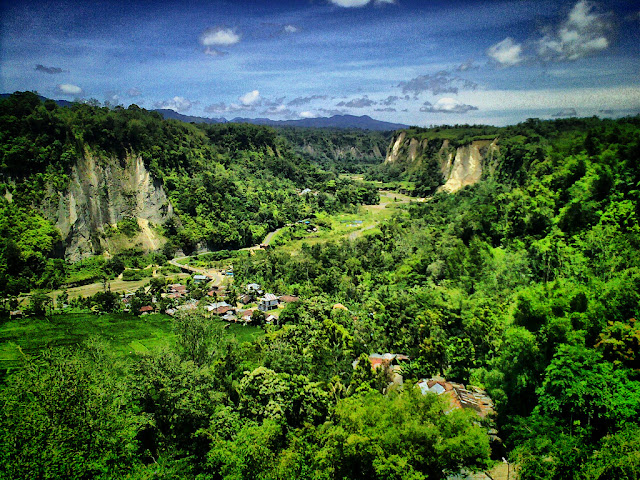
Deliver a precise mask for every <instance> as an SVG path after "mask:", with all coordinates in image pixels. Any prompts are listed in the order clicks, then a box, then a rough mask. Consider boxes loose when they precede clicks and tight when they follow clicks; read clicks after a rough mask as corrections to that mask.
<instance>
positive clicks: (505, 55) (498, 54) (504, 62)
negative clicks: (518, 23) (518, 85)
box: [487, 37, 524, 67]
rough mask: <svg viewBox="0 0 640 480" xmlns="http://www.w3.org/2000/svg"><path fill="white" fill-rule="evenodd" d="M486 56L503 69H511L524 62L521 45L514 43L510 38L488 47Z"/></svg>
mask: <svg viewBox="0 0 640 480" xmlns="http://www.w3.org/2000/svg"><path fill="white" fill-rule="evenodd" d="M487 55H488V56H489V57H491V58H492V59H493V60H494V61H495V62H496V63H498V64H499V65H501V66H503V67H513V66H514V65H517V64H519V63H520V62H522V61H523V60H524V58H523V57H522V45H520V44H519V43H515V42H514V41H513V39H512V38H511V37H507V38H505V39H504V40H502V41H501V42H498V43H496V44H495V45H492V46H491V47H489V48H488V50H487Z"/></svg>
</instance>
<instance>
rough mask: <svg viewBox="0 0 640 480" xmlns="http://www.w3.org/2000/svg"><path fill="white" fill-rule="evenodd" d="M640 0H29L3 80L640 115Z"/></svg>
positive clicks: (273, 106) (489, 111) (201, 105)
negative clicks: (187, 0)
mask: <svg viewBox="0 0 640 480" xmlns="http://www.w3.org/2000/svg"><path fill="white" fill-rule="evenodd" d="M639 32H640V2H638V1H637V0H633V1H632V0H611V1H606V2H605V1H601V2H596V1H587V0H579V1H562V0H551V1H547V0H537V1H532V0H496V1H491V0H485V1H475V0H457V1H438V0H424V1H417V0H265V1H258V0H236V1H222V0H208V1H190V2H186V1H173V2H169V1H163V0H158V1H152V0H130V1H128V2H120V1H118V2H115V1H113V2H109V1H99V0H96V1H79V0H69V1H55V0H54V1H52V0H45V1H21V0H14V1H12V2H2V3H1V6H0V92H5V93H11V92H14V91H24V90H32V91H37V92H38V93H40V94H41V95H44V96H46V97H49V98H55V99H65V100H78V99H80V100H89V99H97V100H98V101H100V102H101V103H104V102H107V103H108V104H109V105H123V106H125V107H126V106H128V105H130V104H133V103H135V104H137V105H139V106H140V107H143V108H147V109H154V108H169V109H173V110H175V111H177V112H179V113H182V114H185V115H194V116H205V117H216V118H218V117H225V118H227V119H231V118H236V117H248V118H256V117H268V118H272V119H275V120H284V119H299V118H310V117H318V116H331V115H335V114H352V115H369V116H371V117H373V118H376V119H380V120H386V121H390V122H398V123H404V124H409V125H420V126H429V125H438V124H465V123H467V124H480V123H483V124H492V125H507V124H514V123H517V122H520V121H524V120H526V119H527V118H532V117H537V118H556V117H568V116H579V117H584V116H592V115H598V116H600V117H619V116H624V115H634V114H637V113H640V33H639Z"/></svg>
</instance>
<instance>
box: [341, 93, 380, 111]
mask: <svg viewBox="0 0 640 480" xmlns="http://www.w3.org/2000/svg"><path fill="white" fill-rule="evenodd" d="M377 104H378V102H376V101H374V100H371V99H370V98H369V97H367V96H366V95H365V96H364V97H362V98H354V99H352V100H349V101H348V102H345V101H342V102H340V103H338V104H336V107H347V108H366V107H370V106H372V105H377Z"/></svg>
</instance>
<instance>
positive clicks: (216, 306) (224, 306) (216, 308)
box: [205, 302, 235, 315]
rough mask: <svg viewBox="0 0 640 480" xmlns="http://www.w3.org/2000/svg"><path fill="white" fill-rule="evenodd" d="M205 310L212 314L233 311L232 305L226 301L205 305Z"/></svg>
mask: <svg viewBox="0 0 640 480" xmlns="http://www.w3.org/2000/svg"><path fill="white" fill-rule="evenodd" d="M205 308H206V309H207V312H211V313H213V314H214V315H224V314H225V313H227V312H229V311H231V312H233V311H234V310H235V309H234V308H233V306H232V305H229V304H228V303H227V302H216V303H212V304H210V305H207V306H206V307H205Z"/></svg>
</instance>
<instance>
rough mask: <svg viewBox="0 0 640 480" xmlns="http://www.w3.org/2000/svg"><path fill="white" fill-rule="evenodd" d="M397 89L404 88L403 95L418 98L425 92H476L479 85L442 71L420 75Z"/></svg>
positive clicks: (399, 85) (401, 83)
mask: <svg viewBox="0 0 640 480" xmlns="http://www.w3.org/2000/svg"><path fill="white" fill-rule="evenodd" d="M397 87H400V88H402V93H405V94H407V93H411V94H413V96H414V97H417V96H418V95H420V94H421V93H425V92H431V93H432V94H433V95H441V94H443V93H458V91H460V90H475V89H476V88H477V87H478V84H477V83H475V82H472V81H470V80H465V79H463V78H460V77H458V76H456V75H452V74H451V73H449V72H447V71H445V70H442V71H440V72H437V73H435V74H430V75H420V76H418V77H416V78H412V79H411V80H409V81H406V82H400V83H399V84H398V85H397Z"/></svg>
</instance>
